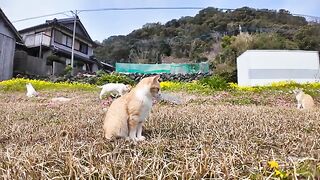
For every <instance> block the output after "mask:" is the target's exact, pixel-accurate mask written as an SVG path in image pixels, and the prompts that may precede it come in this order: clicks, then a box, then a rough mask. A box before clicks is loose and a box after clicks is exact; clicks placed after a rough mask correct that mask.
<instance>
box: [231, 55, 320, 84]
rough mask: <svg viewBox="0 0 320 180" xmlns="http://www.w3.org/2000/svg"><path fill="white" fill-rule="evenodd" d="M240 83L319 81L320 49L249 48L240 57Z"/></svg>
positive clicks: (238, 59)
mask: <svg viewBox="0 0 320 180" xmlns="http://www.w3.org/2000/svg"><path fill="white" fill-rule="evenodd" d="M237 71H238V84H239V86H261V85H267V84H270V83H272V82H279V81H295V82H298V83H305V82H316V81H319V79H320V70H319V53H318V52H317V51H300V50H247V51H246V52H244V53H243V54H241V55H240V56H239V57H238V58H237Z"/></svg>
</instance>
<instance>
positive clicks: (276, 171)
mask: <svg viewBox="0 0 320 180" xmlns="http://www.w3.org/2000/svg"><path fill="white" fill-rule="evenodd" d="M274 172H275V175H276V176H279V175H281V174H282V173H281V171H279V170H274Z"/></svg>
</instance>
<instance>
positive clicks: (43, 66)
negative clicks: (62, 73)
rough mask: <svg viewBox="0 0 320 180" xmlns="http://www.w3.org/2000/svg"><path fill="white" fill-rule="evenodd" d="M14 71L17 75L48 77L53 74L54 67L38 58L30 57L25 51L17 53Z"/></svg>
mask: <svg viewBox="0 0 320 180" xmlns="http://www.w3.org/2000/svg"><path fill="white" fill-rule="evenodd" d="M14 70H15V72H16V73H24V74H30V75H40V76H47V75H50V74H51V73H52V67H51V66H49V65H47V61H46V60H44V59H41V58H38V57H34V56H29V55H28V54H27V53H26V52H24V51H16V53H15V58H14Z"/></svg>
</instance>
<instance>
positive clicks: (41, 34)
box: [39, 32, 43, 58]
mask: <svg viewBox="0 0 320 180" xmlns="http://www.w3.org/2000/svg"><path fill="white" fill-rule="evenodd" d="M42 36H43V32H41V33H40V46H39V58H42V56H41V54H42Z"/></svg>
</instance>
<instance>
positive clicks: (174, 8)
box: [12, 7, 320, 23]
mask: <svg viewBox="0 0 320 180" xmlns="http://www.w3.org/2000/svg"><path fill="white" fill-rule="evenodd" d="M202 9H205V7H134V8H99V9H81V10H76V11H77V12H78V13H80V12H93V11H135V10H202ZM217 9H218V10H222V11H234V10H239V9H230V8H217ZM70 12H71V13H72V11H71V10H70V11H63V12H58V13H53V14H46V15H41V16H35V17H30V18H24V19H19V20H15V21H12V22H13V23H17V22H21V21H27V20H32V19H38V18H43V17H49V16H55V15H60V14H62V15H65V16H69V15H68V14H66V13H70ZM292 15H293V16H301V17H305V18H308V19H312V20H316V21H320V20H319V19H320V17H316V16H310V15H304V14H292ZM69 17H70V16H69Z"/></svg>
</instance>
